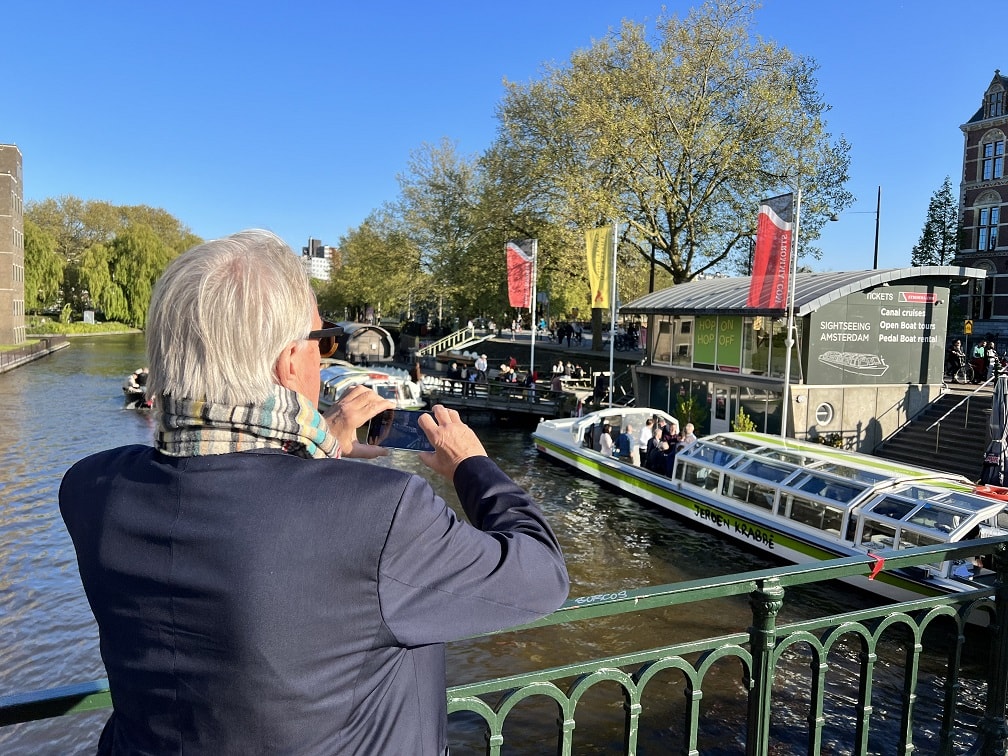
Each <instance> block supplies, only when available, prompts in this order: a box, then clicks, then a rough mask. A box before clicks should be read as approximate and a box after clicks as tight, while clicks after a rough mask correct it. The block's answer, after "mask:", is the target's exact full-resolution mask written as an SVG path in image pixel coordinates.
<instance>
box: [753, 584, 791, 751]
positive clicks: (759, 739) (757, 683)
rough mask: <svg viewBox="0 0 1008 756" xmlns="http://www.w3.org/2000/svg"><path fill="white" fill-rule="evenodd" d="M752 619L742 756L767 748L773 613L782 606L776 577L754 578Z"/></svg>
mask: <svg viewBox="0 0 1008 756" xmlns="http://www.w3.org/2000/svg"><path fill="white" fill-rule="evenodd" d="M749 605H750V606H751V607H752V613H753V622H752V625H751V626H750V627H749V652H750V653H751V654H752V669H751V670H750V675H751V679H750V680H749V709H748V715H747V717H746V756H767V754H768V753H769V749H770V694H771V691H772V689H773V680H774V666H775V665H774V661H773V656H774V646H775V645H776V644H777V614H778V613H779V612H780V610H781V607H782V606H783V605H784V588H783V587H782V586H781V584H780V581H778V580H777V579H776V578H769V579H767V580H761V581H757V583H756V590H755V591H753V592H752V593H750V594H749Z"/></svg>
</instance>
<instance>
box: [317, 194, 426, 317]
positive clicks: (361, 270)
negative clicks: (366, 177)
mask: <svg viewBox="0 0 1008 756" xmlns="http://www.w3.org/2000/svg"><path fill="white" fill-rule="evenodd" d="M339 251H340V264H339V265H338V266H337V267H335V268H334V270H333V271H332V272H331V274H330V279H329V282H328V283H327V284H324V285H322V286H321V287H320V288H319V292H318V299H319V308H320V309H321V310H322V311H323V312H325V313H330V314H333V315H336V316H337V317H341V316H342V314H343V313H344V312H346V314H347V315H348V316H349V317H350V318H351V319H356V318H357V317H359V316H360V315H361V314H363V312H364V311H365V310H366V309H367V308H368V307H372V308H374V309H375V311H376V312H377V313H380V314H382V315H399V314H400V313H401V312H402V313H405V312H406V311H408V310H410V309H415V308H416V306H417V302H418V301H421V300H424V299H425V298H427V297H428V296H429V294H428V291H429V282H428V280H427V276H426V275H425V274H424V273H423V271H422V270H421V267H420V256H421V255H420V250H419V249H418V248H417V246H416V244H415V243H414V241H413V240H412V239H411V238H410V236H409V234H408V233H406V231H405V230H404V229H403V228H402V225H401V223H400V222H399V219H398V218H396V217H395V216H394V215H393V214H392V213H390V212H389V211H388V209H387V208H386V209H383V210H380V211H377V212H374V213H372V214H371V215H370V216H369V217H368V218H367V219H366V220H365V221H364V223H362V224H361V225H360V226H358V227H357V228H354V229H351V230H350V231H349V232H347V234H346V235H345V236H344V237H343V238H341V239H340V242H339Z"/></svg>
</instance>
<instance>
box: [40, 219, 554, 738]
mask: <svg viewBox="0 0 1008 756" xmlns="http://www.w3.org/2000/svg"><path fill="white" fill-rule="evenodd" d="M309 284H310V282H309V280H308V276H307V274H306V273H305V271H304V269H303V268H302V266H301V263H300V262H299V261H298V258H297V256H296V255H294V254H293V253H292V251H291V250H290V248H289V247H288V246H287V245H286V244H285V243H284V242H283V241H282V240H281V239H280V238H279V237H277V236H276V235H275V234H273V233H271V232H267V231H246V232H243V233H240V234H236V235H234V236H231V237H228V238H227V239H220V240H216V241H211V242H207V243H206V244H202V245H200V246H198V247H196V248H194V249H191V250H189V251H188V252H186V253H184V254H182V255H180V256H179V257H177V258H175V259H174V260H173V261H172V262H171V263H169V264H168V266H167V268H166V269H165V272H164V274H163V275H162V276H161V278H160V279H159V280H158V282H157V284H156V285H155V286H154V290H153V293H152V296H151V301H150V307H149V314H148V320H147V332H146V338H147V351H148V355H149V365H150V377H149V380H148V389H149V391H150V393H151V395H152V396H153V397H154V398H155V411H156V413H157V414H156V418H157V420H158V432H157V433H156V434H155V444H156V445H154V446H151V445H147V444H143V445H140V444H137V445H132V446H125V447H121V448H118V449H112V450H109V451H105V452H99V453H98V454H94V455H91V456H90V457H88V458H86V459H84V460H81V461H80V462H78V463H77V464H75V465H74V466H73V467H72V468H71V469H70V470H69V471H68V472H67V473H66V475H65V476H64V478H63V481H62V484H61V487H60V494H59V504H60V513H61V514H62V516H63V519H64V521H65V523H66V526H67V529H68V531H69V532H70V536H71V538H72V539H73V544H74V548H75V550H76V554H77V562H78V567H79V570H80V577H81V582H82V583H83V586H84V590H85V592H86V594H87V599H88V602H89V604H90V606H91V610H92V612H93V613H94V615H95V619H96V620H97V624H98V632H99V636H100V643H99V648H100V650H101V655H102V661H103V662H104V664H105V669H106V673H107V676H108V686H109V690H110V693H111V698H112V702H113V710H112V715H111V717H110V718H109V720H108V722H107V724H106V726H105V729H104V731H103V732H102V735H101V737H100V739H99V743H98V747H97V752H98V753H99V754H139V753H145V754H183V753H184V754H189V755H190V756H210V755H211V754H212V755H213V756H217V754H418V755H422V756H443V754H445V753H446V752H447V747H446V746H447V743H446V730H447V716H446V695H445V650H444V645H443V644H444V643H445V642H447V641H451V640H458V639H461V638H465V637H469V636H473V635H478V634H484V633H490V632H496V631H499V630H503V629H506V628H508V627H511V626H514V625H516V624H522V623H526V622H530V621H533V620H535V619H537V618H539V617H542V616H544V615H546V614H548V613H550V612H552V611H554V610H555V609H556V608H558V607H559V606H560V605H561V604H562V603H563V601H564V599H565V598H566V597H567V590H568V578H567V571H566V568H565V566H564V560H563V555H562V554H561V552H560V547H559V545H558V544H557V541H556V538H555V536H554V535H553V533H552V531H551V530H550V528H549V525H548V524H547V522H546V520H545V518H544V517H543V514H542V512H541V511H540V510H539V508H538V507H537V506H536V504H535V503H534V502H533V500H532V499H531V497H530V496H529V495H528V494H527V493H526V492H525V491H523V490H522V489H521V488H520V487H519V486H518V485H517V484H515V483H514V482H513V481H512V480H511V479H510V478H509V477H508V476H507V475H505V474H504V473H503V472H502V471H501V470H500V468H498V467H497V465H495V464H494V463H493V461H491V460H490V459H489V458H488V457H487V456H486V452H485V451H484V449H483V446H482V444H481V443H480V441H479V439H478V438H477V437H476V434H475V433H474V432H473V431H472V429H470V428H469V427H468V426H467V425H466V424H465V423H463V422H462V421H461V420H460V419H459V415H458V413H457V412H456V411H454V410H450V409H447V408H445V407H444V406H442V405H435V406H434V407H433V412H432V413H424V414H423V415H421V417H420V429H421V430H422V431H423V432H424V434H425V435H426V436H427V437H428V439H429V440H430V441H431V442H432V443H433V445H434V447H435V451H433V452H422V453H420V454H419V455H418V457H417V458H418V459H419V460H420V461H421V462H423V463H424V464H426V465H427V466H428V467H429V468H430V469H431V470H432V471H433V472H434V473H436V474H437V475H438V476H439V477H442V478H444V479H445V481H447V482H450V483H452V484H453V485H454V488H455V491H456V493H457V495H458V500H459V502H460V503H461V506H462V508H463V510H464V511H465V517H464V518H463V516H461V515H459V514H456V513H454V512H453V511H452V509H451V508H449V507H448V506H447V504H446V503H445V501H444V499H443V498H441V497H440V496H439V495H438V494H437V493H435V491H434V489H433V488H432V487H431V485H430V484H429V483H428V482H427V481H426V480H425V479H424V478H423V477H420V476H418V475H415V474H411V473H408V472H406V471H402V470H397V469H395V467H393V466H391V465H373V464H368V463H367V462H366V461H360V460H356V459H348V458H349V457H361V458H372V457H376V456H382V455H384V454H387V452H386V451H385V450H382V449H379V448H378V447H372V446H367V445H365V444H361V443H359V442H358V441H357V429H358V426H361V425H363V424H365V423H367V422H368V420H369V419H370V418H372V417H374V416H376V415H377V414H378V413H379V412H381V411H383V410H386V409H390V408H392V407H393V402H392V401H390V400H387V399H383V398H382V397H380V396H379V395H378V394H377V393H375V392H374V391H372V390H371V389H368V388H366V387H364V386H355V387H353V388H351V389H349V390H348V391H347V392H346V393H344V394H343V396H342V397H341V398H340V400H339V401H338V402H337V403H336V404H335V405H334V407H333V408H332V409H330V410H327V411H326V415H325V416H322V415H320V414H319V412H318V410H317V401H318V397H319V389H320V385H319V384H320V378H319V363H320V360H321V356H322V354H325V353H326V352H328V351H329V348H330V347H332V346H333V342H334V339H335V331H336V327H322V325H323V324H322V321H321V319H320V318H319V314H318V307H317V305H316V303H315V295H314V293H313V291H312V288H311V286H310V285H309ZM235 345H244V346H243V347H236V346H235ZM249 345H252V346H253V347H254V348H249ZM333 348H334V347H333ZM215 356H216V357H215ZM194 366H198V367H199V369H198V370H197V369H194ZM466 520H468V522H467V521H466ZM469 523H473V524H472V525H471V524H469Z"/></svg>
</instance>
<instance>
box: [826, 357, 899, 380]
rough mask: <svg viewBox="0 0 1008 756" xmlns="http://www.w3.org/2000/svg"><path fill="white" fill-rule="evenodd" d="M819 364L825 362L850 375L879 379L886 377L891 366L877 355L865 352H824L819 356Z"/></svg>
mask: <svg viewBox="0 0 1008 756" xmlns="http://www.w3.org/2000/svg"><path fill="white" fill-rule="evenodd" d="M819 362H824V363H826V364H827V365H830V366H832V367H835V368H839V369H840V370H846V371H847V372H848V373H857V374H859V375H871V376H874V377H875V378H879V377H881V376H883V375H885V371H886V370H888V369H889V366H888V365H886V364H885V361H884V360H883V359H882V358H881V357H879V356H878V355H877V354H866V353H864V352H837V351H831V352H823V353H822V354H820V355H819Z"/></svg>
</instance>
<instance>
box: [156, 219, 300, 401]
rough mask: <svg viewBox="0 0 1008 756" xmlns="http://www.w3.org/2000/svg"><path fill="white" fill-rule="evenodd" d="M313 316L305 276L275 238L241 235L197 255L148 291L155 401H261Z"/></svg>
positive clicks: (172, 267) (182, 259)
mask: <svg viewBox="0 0 1008 756" xmlns="http://www.w3.org/2000/svg"><path fill="white" fill-rule="evenodd" d="M314 312H315V294H314V292H313V291H312V289H311V285H310V284H309V281H308V276H307V274H306V273H305V271H304V269H303V268H302V266H301V262H300V260H298V258H297V256H296V255H295V254H294V253H293V252H292V251H291V249H290V247H288V246H287V245H286V244H285V243H284V241H283V240H282V239H280V237H278V236H277V235H276V234H274V233H272V232H270V231H262V230H258V229H254V230H249V231H242V232H240V233H237V234H234V235H232V236H228V237H225V238H223V239H216V240H214V241H209V242H206V243H205V244H201V245H199V246H197V247H194V248H192V249H190V250H189V251H188V252H185V253H184V254H182V255H180V256H179V257H177V258H175V259H174V260H172V261H171V263H169V264H168V267H167V268H166V269H165V272H164V273H163V274H162V275H161V277H160V278H159V279H158V281H157V283H156V284H155V285H154V291H153V293H152V294H151V303H150V309H149V311H148V316H147V360H148V364H149V365H150V377H149V379H148V381H147V390H148V392H149V396H151V397H152V398H153V399H154V401H155V403H157V402H158V399H159V397H160V396H162V395H166V396H172V397H174V398H178V399H183V398H184V399H197V400H206V401H209V402H219V403H222V404H248V403H258V402H261V401H263V400H264V399H266V397H268V396H269V395H270V394H271V393H272V392H273V387H274V386H275V385H276V383H277V377H276V361H277V358H278V357H279V356H280V353H281V352H282V351H283V350H284V348H285V347H287V346H288V345H290V344H291V343H292V342H294V341H297V340H299V339H303V338H305V336H307V335H308V332H309V331H310V330H311V327H312V321H313V315H314Z"/></svg>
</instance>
